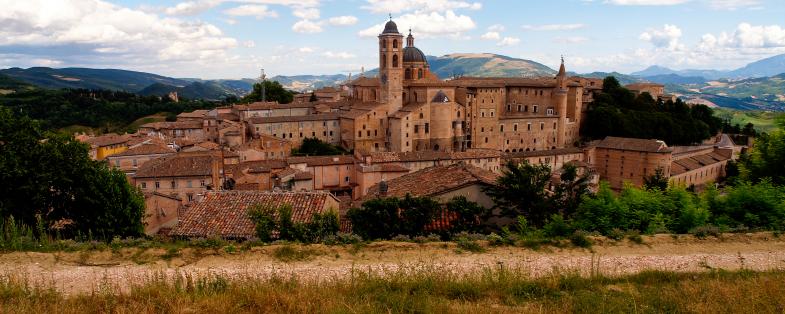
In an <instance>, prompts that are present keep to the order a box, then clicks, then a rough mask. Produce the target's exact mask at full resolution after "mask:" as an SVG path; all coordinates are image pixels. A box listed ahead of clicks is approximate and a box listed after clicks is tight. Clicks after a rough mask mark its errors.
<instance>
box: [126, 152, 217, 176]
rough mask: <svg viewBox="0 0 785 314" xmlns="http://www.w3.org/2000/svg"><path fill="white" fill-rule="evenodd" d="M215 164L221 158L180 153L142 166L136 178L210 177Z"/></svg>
mask: <svg viewBox="0 0 785 314" xmlns="http://www.w3.org/2000/svg"><path fill="white" fill-rule="evenodd" d="M213 162H220V157H217V156H213V155H209V154H188V153H185V154H184V153H180V154H177V155H174V156H169V157H164V158H160V159H155V160H151V161H148V162H146V163H144V164H142V166H141V167H139V170H137V171H136V174H134V177H135V178H156V177H193V176H199V177H208V176H211V175H212V165H213Z"/></svg>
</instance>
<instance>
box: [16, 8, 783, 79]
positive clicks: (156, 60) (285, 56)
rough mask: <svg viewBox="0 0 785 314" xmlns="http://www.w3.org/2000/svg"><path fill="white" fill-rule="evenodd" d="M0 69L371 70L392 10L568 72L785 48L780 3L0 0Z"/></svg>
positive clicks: (399, 17)
mask: <svg viewBox="0 0 785 314" xmlns="http://www.w3.org/2000/svg"><path fill="white" fill-rule="evenodd" d="M0 8H2V9H0V68H9V67H23V68H27V67H33V66H47V67H57V68H61V67H90V68H119V69H127V70H136V71H144V72H151V73H156V74H161V75H166V76H173V77H182V78H186V77H187V78H203V79H220V78H223V79H234V78H249V77H258V76H259V72H260V69H261V68H264V69H265V72H266V73H267V75H268V76H274V75H299V74H340V73H343V74H348V73H354V74H356V73H357V72H359V71H360V70H361V69H363V68H365V69H368V70H370V69H373V68H375V67H377V60H378V57H377V55H378V52H377V50H376V48H377V38H376V36H377V35H378V34H379V33H380V32H381V31H382V29H383V28H384V27H383V25H384V23H385V22H386V21H387V20H388V19H389V15H392V18H393V20H394V21H395V22H396V23H397V24H398V29H399V30H400V31H401V32H402V33H407V32H408V29H412V33H413V35H414V36H415V45H416V46H417V47H418V48H420V49H421V50H422V51H423V52H425V53H426V54H428V55H434V56H441V55H445V54H450V53H496V54H502V55H507V56H510V57H515V58H523V59H529V60H534V61H537V62H540V63H543V64H545V65H547V66H550V67H551V68H558V64H559V58H560V56H562V55H563V56H564V58H565V62H566V66H567V69H568V71H573V72H578V73H587V72H593V71H603V72H611V71H618V72H621V73H630V72H634V71H638V70H642V69H644V68H646V67H648V66H650V65H661V66H666V67H670V68H673V69H719V70H725V69H734V68H737V67H740V66H743V65H745V64H747V63H749V62H753V61H756V60H759V59H762V58H765V57H769V56H773V55H777V54H782V53H785V19H783V17H785V1H783V0H549V1H540V0H465V1H464V0H164V1H151V0H24V1H22V0H0Z"/></svg>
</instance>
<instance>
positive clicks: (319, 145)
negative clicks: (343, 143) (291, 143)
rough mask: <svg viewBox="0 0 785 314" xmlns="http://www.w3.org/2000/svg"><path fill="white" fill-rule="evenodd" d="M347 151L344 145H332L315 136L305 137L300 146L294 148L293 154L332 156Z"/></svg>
mask: <svg viewBox="0 0 785 314" xmlns="http://www.w3.org/2000/svg"><path fill="white" fill-rule="evenodd" d="M347 153H348V152H347V151H346V150H345V149H343V147H340V146H335V145H332V144H330V143H327V142H325V141H322V140H320V139H318V138H315V137H313V138H310V137H308V138H305V139H303V143H302V144H301V145H300V147H299V148H295V149H292V156H332V155H344V154H347Z"/></svg>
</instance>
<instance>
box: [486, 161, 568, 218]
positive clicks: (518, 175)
mask: <svg viewBox="0 0 785 314" xmlns="http://www.w3.org/2000/svg"><path fill="white" fill-rule="evenodd" d="M550 178H551V169H550V167H548V166H547V165H532V164H529V163H528V162H524V163H521V164H514V163H512V162H510V163H507V165H506V166H505V168H504V169H503V170H502V175H501V176H500V177H499V178H498V179H497V181H496V185H494V186H490V187H487V188H485V192H486V193H487V194H488V196H490V197H491V198H492V199H493V201H494V203H495V204H496V205H495V206H496V207H497V208H500V209H501V210H502V214H503V215H505V216H507V217H511V218H515V217H518V216H524V217H526V219H527V220H528V221H529V222H530V223H531V224H532V225H533V226H536V227H540V226H542V225H543V224H544V223H545V220H546V219H547V218H548V217H549V216H550V215H551V214H552V213H554V209H553V203H552V202H551V199H550V197H549V196H548V194H547V193H546V191H545V188H546V187H547V186H548V183H549V182H550Z"/></svg>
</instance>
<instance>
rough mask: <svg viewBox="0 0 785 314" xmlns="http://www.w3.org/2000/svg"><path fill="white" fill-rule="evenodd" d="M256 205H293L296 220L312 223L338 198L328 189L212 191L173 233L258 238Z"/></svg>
mask: <svg viewBox="0 0 785 314" xmlns="http://www.w3.org/2000/svg"><path fill="white" fill-rule="evenodd" d="M255 204H265V205H269V206H272V207H278V206H282V205H290V206H291V207H292V221H294V222H301V223H302V222H309V221H310V220H311V216H313V214H315V213H325V212H327V211H328V210H330V208H329V207H330V206H337V205H336V204H338V200H337V199H336V198H335V197H334V196H332V195H331V194H330V193H324V192H261V191H210V192H207V193H206V194H205V196H204V199H203V200H202V201H201V202H199V203H197V204H195V205H194V206H193V207H192V208H191V209H189V210H188V211H187V212H186V213H185V214H184V215H183V216H182V218H181V219H180V222H179V223H178V224H177V227H175V228H174V230H172V233H171V235H173V236H181V237H211V236H220V237H222V238H229V239H253V238H256V232H255V225H254V223H253V221H251V219H250V218H248V208H249V207H250V206H253V205H255ZM334 210H336V211H337V210H338V208H334ZM276 215H277V214H276Z"/></svg>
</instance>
